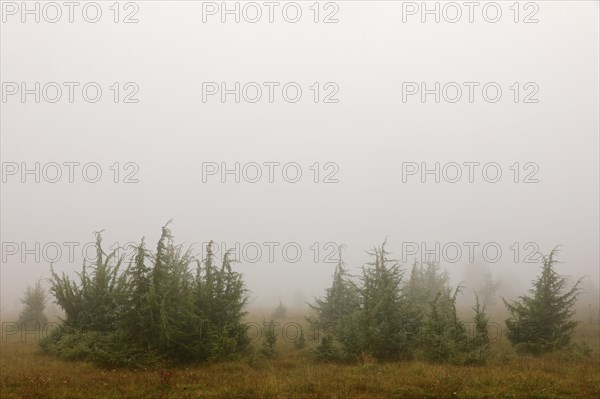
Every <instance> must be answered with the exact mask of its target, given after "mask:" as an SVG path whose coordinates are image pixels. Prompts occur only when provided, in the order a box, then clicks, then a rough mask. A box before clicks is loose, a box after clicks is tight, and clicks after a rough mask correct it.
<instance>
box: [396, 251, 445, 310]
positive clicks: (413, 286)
mask: <svg viewBox="0 0 600 399" xmlns="http://www.w3.org/2000/svg"><path fill="white" fill-rule="evenodd" d="M448 280H449V278H448V272H447V271H446V270H442V269H441V268H440V265H439V263H436V262H426V263H422V262H421V263H417V262H416V261H415V262H414V263H413V267H412V270H411V273H410V278H409V280H408V282H407V284H406V293H407V295H408V297H409V298H410V299H411V300H412V301H413V302H414V305H415V306H417V307H418V308H419V310H420V311H421V313H422V315H425V314H426V313H427V312H428V311H429V310H430V308H429V304H430V303H431V301H433V299H434V298H435V297H436V295H437V294H438V293H440V292H443V291H448V290H449V289H450V288H449V285H448Z"/></svg>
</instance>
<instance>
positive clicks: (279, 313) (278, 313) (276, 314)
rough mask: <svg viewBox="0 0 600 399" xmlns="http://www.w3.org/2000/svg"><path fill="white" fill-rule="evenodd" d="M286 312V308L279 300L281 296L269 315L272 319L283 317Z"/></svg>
mask: <svg viewBox="0 0 600 399" xmlns="http://www.w3.org/2000/svg"><path fill="white" fill-rule="evenodd" d="M286 314H287V308H286V307H285V305H284V304H283V303H282V302H281V298H280V299H279V305H277V307H276V308H275V310H273V314H272V315H271V318H272V319H283V318H284V317H285V316H286Z"/></svg>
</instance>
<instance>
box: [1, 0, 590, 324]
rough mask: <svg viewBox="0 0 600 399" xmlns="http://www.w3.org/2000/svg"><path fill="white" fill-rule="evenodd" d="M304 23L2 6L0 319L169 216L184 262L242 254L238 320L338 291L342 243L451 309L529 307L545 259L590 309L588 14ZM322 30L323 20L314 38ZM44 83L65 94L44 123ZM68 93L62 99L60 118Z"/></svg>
mask: <svg viewBox="0 0 600 399" xmlns="http://www.w3.org/2000/svg"><path fill="white" fill-rule="evenodd" d="M215 4H217V3H215ZM219 4H220V3H219ZM260 4H262V3H260ZM299 4H300V5H301V9H302V12H303V14H302V19H301V20H300V21H299V22H297V23H289V22H286V21H285V20H284V19H283V18H280V16H281V14H280V13H278V12H279V11H277V12H275V14H274V16H275V17H274V18H275V20H274V22H273V23H270V22H268V21H265V20H264V19H265V18H266V16H264V15H263V20H261V21H258V22H257V23H249V22H247V21H245V20H244V18H241V20H240V22H239V23H235V22H233V19H229V20H227V21H229V22H226V23H221V20H220V14H218V13H217V14H215V15H212V14H210V13H207V9H204V15H203V5H202V4H201V3H200V2H172V3H169V2H153V1H148V2H141V3H139V10H138V11H137V13H136V15H135V17H136V18H137V19H138V20H139V22H138V23H132V24H124V23H114V22H113V21H112V17H113V14H112V13H111V12H110V10H109V9H108V4H107V3H106V4H105V3H103V5H102V6H103V18H102V19H101V20H100V21H99V22H97V23H88V22H86V21H85V20H82V19H81V18H79V19H78V17H80V14H77V13H75V21H74V22H73V23H69V22H68V21H59V22H57V23H48V22H45V21H44V20H43V18H42V20H41V21H40V23H33V22H32V23H21V22H20V18H19V15H20V14H16V16H15V15H8V14H9V13H7V11H6V10H3V18H6V21H3V23H2V26H1V41H0V43H1V46H0V47H1V50H0V56H1V61H0V80H1V81H2V82H3V86H2V103H1V121H0V129H1V142H0V144H1V154H0V155H1V158H2V190H1V191H2V193H1V235H2V238H1V241H2V266H1V270H0V277H1V283H0V284H1V296H0V298H1V301H2V303H1V309H2V313H3V315H4V314H13V312H18V311H19V309H20V306H21V305H20V303H19V297H20V296H21V295H22V293H23V291H24V290H25V288H26V287H27V285H28V284H32V283H33V282H35V280H36V279H38V278H47V277H48V276H49V267H50V261H52V260H54V261H55V263H54V268H55V270H56V271H57V272H63V271H64V272H66V273H73V274H74V272H75V271H78V270H80V268H81V265H82V262H83V257H84V256H91V257H93V255H94V254H93V249H92V248H88V247H86V244H87V243H91V242H93V241H94V239H95V237H94V234H93V232H95V231H100V230H103V239H104V243H105V244H106V246H107V248H106V249H108V247H109V246H112V249H114V248H115V247H116V246H123V247H127V245H128V243H131V242H133V243H138V242H139V241H140V239H141V238H142V237H145V239H146V242H147V243H148V246H149V248H155V247H156V242H157V240H158V238H159V237H160V233H161V227H162V226H163V225H165V224H166V223H167V222H168V221H169V220H171V219H172V220H173V222H172V223H171V224H170V225H169V227H170V228H171V230H172V232H173V236H174V238H175V241H176V242H177V243H180V244H184V245H185V246H188V245H191V246H193V248H194V251H195V252H196V253H197V254H198V257H200V258H201V257H202V253H203V246H204V245H205V244H206V243H207V242H208V241H210V240H214V241H215V243H217V245H218V246H219V247H221V248H223V249H224V248H233V249H234V254H235V257H236V258H237V259H238V260H239V263H238V264H236V270H238V271H240V272H241V273H243V274H244V278H245V281H246V285H247V288H248V289H249V290H250V293H249V295H250V297H251V303H252V305H253V306H265V307H275V306H276V305H277V301H278V298H281V300H282V301H283V302H284V303H286V304H288V305H289V306H296V307H300V306H302V305H303V303H304V302H305V301H310V300H311V298H312V297H314V296H320V295H322V294H323V290H324V289H325V288H327V287H328V286H329V285H330V283H331V275H332V273H333V270H334V267H335V262H336V261H337V247H338V246H339V245H343V255H344V261H345V263H346V265H347V266H348V268H349V269H350V270H351V272H352V273H354V274H356V275H358V274H359V273H360V267H361V266H362V265H363V264H364V263H365V262H368V261H370V260H369V256H368V254H367V253H366V252H365V251H367V250H370V249H371V248H373V246H378V245H381V244H382V243H383V242H384V240H387V242H386V250H387V251H389V252H391V255H390V256H391V257H393V258H396V259H398V261H399V262H401V263H402V264H403V265H404V267H405V270H406V271H407V276H408V273H409V272H410V266H411V265H412V263H413V261H414V260H415V259H416V260H417V261H421V260H424V259H425V257H426V256H429V257H430V258H429V259H431V256H433V257H434V259H435V260H437V261H439V262H440V264H441V265H442V266H443V267H445V268H446V269H447V270H448V272H449V273H450V276H451V281H452V283H453V284H454V285H457V284H460V283H461V282H464V284H465V285H466V286H467V288H468V289H465V294H464V297H465V298H467V297H470V296H471V292H472V289H477V286H478V285H479V284H480V283H481V279H482V276H484V275H485V272H487V271H489V272H491V273H492V275H493V276H494V278H495V279H499V280H501V282H502V283H501V289H500V293H501V294H502V295H507V296H511V297H512V296H517V295H520V294H523V293H525V292H526V290H527V289H528V287H529V285H530V281H531V280H532V279H534V278H535V276H536V275H537V273H538V271H539V267H540V263H539V262H536V261H535V259H534V258H535V256H534V255H535V254H536V253H537V252H541V253H544V254H547V253H549V252H550V251H551V250H552V249H553V248H554V247H556V246H557V245H560V254H559V256H558V259H559V261H560V262H561V263H560V264H559V265H558V266H557V271H558V272H559V273H561V274H566V275H570V276H572V277H573V281H575V279H577V278H579V277H582V276H588V277H587V278H586V280H585V281H586V283H585V287H587V289H588V291H593V290H597V287H598V285H599V284H598V280H599V264H600V263H599V259H600V257H599V250H598V248H599V245H598V243H599V240H600V237H599V220H600V214H599V203H600V198H599V197H600V196H599V181H600V179H599V134H598V133H599V131H600V126H599V117H600V111H599V109H600V101H599V91H598V88H599V84H600V82H599V59H600V54H599V37H600V35H599V33H600V32H599V24H598V14H599V9H598V8H599V7H598V2H595V1H572V2H568V5H567V2H562V1H552V2H549V1H547V2H540V3H539V11H537V12H536V15H535V17H536V18H537V19H538V20H539V22H538V23H521V22H519V23H515V22H514V21H513V16H514V15H513V13H512V11H511V10H510V9H509V8H508V7H509V4H508V3H506V2H500V4H501V7H502V12H503V14H502V18H501V19H500V20H499V21H498V22H497V23H489V22H487V21H485V19H483V18H482V14H481V10H478V11H476V12H475V13H474V22H473V23H470V22H468V20H466V18H467V16H466V14H465V15H463V17H462V20H461V21H459V22H457V23H449V22H447V21H445V20H444V18H442V19H441V20H440V22H439V23H435V22H434V20H433V18H432V17H431V16H430V17H429V18H430V19H428V20H426V22H425V23H422V22H421V19H420V14H415V15H411V14H410V13H408V14H407V11H408V10H407V9H403V5H402V3H401V2H383V1H382V2H360V1H347V2H340V3H339V10H334V9H333V8H332V9H325V8H322V9H321V13H320V15H319V18H320V22H319V23H315V22H313V17H314V13H313V12H312V11H311V10H310V9H309V7H310V4H312V3H305V2H299ZM415 4H417V3H415ZM461 4H462V3H461ZM217 5H218V4H217ZM210 10H212V9H210ZM278 10H279V9H278ZM63 11H64V10H63ZM126 11H127V12H126ZM129 11H130V10H122V12H123V13H122V15H121V16H120V18H123V16H124V15H126V14H128V13H129ZM334 11H335V13H334V14H335V15H334V14H331V15H334V17H335V18H337V19H338V20H339V22H338V23H321V22H322V19H323V18H325V16H327V15H330V13H333V12H334ZM263 12H266V9H263ZM403 12H404V14H403ZM466 12H467V10H466V8H464V9H463V13H466ZM490 12H491V11H490ZM530 12H531V10H525V9H522V10H521V14H520V16H519V18H520V19H523V18H524V16H525V15H528V14H529V13H530ZM490 15H491V14H490ZM203 16H204V17H205V18H206V22H203ZM334 17H332V18H334ZM403 17H406V22H403ZM30 18H31V17H30ZM63 18H64V17H63ZM229 18H233V17H229ZM22 82H25V83H26V86H25V88H26V89H31V90H33V92H35V82H40V89H39V92H40V97H41V99H40V101H39V102H36V101H35V95H36V94H28V95H25V97H24V100H25V101H23V97H22V93H21V91H22V90H23V86H22V85H21V83H22ZM48 82H57V84H58V86H61V87H62V90H63V95H62V97H61V99H60V100H58V101H57V102H55V103H52V102H50V101H47V99H53V98H55V97H54V91H53V90H55V89H56V87H55V86H52V85H51V86H48V87H47V89H48V90H47V91H46V92H45V93H43V87H44V85H45V84H47V83H48ZM65 82H76V83H77V84H78V86H73V87H74V89H73V93H74V100H73V102H70V101H69V100H68V85H65V84H64V83H65ZM89 82H96V83H97V85H99V86H100V87H101V88H102V98H101V99H99V101H97V102H95V103H93V102H88V101H86V100H85V99H83V96H82V94H81V93H82V91H81V88H82V87H83V86H84V85H85V84H86V83H89ZM115 82H117V83H118V85H117V86H116V87H117V88H118V90H117V89H115V86H113V85H114V83H115ZM222 82H225V83H226V86H225V89H227V90H231V92H230V94H226V95H225V97H224V100H225V101H224V102H223V101H222V97H221V95H222V93H221V91H222V89H223V87H222V86H221V83H222ZM235 82H240V89H239V91H238V95H239V96H240V97H241V98H240V101H239V102H236V101H235V96H236V93H235ZM249 82H257V83H256V84H253V85H250V86H245V85H246V84H248V83H249ZM264 82H272V84H271V86H269V85H265V84H264ZM273 82H274V83H273ZM290 82H294V84H293V85H290V87H291V88H289V91H287V92H286V93H282V88H283V87H284V86H285V85H286V84H287V83H290ZM315 82H318V87H317V88H316V86H314V84H315ZM422 82H425V83H426V85H425V86H424V87H425V89H427V90H431V93H433V94H426V95H425V97H424V100H425V101H423V97H422V96H421V95H422V92H421V91H422V89H423V86H421V83H422ZM436 82H439V83H440V89H439V90H438V95H439V97H440V101H439V102H436V101H435V96H436V94H435V93H434V92H435V87H436V85H435V83H436ZM450 82H454V83H453V84H451V85H449V86H446V85H447V84H448V83H450ZM465 82H467V84H466V85H465ZM469 82H471V83H469ZM490 82H494V85H491V88H490V91H489V92H487V94H482V88H483V87H484V86H485V85H486V84H487V83H490ZM515 82H516V83H517V86H513V85H514V84H515ZM13 83H14V84H13ZM128 83H129V86H128V85H127V84H128ZM469 84H471V86H469ZM256 86H259V87H260V88H261V90H262V97H261V98H260V99H259V100H257V101H256V102H252V101H253V100H254V99H255V98H256V96H255V94H256V93H257V91H256V90H257V89H256ZM457 86H458V87H460V88H461V90H462V97H461V98H460V100H457V101H456V102H452V101H448V100H453V99H455V98H456V96H455V94H456V87H457ZM94 87H96V86H94ZM94 87H93V88H92V89H90V90H91V91H90V92H89V93H92V92H93V90H94ZM111 87H112V89H111ZM244 87H246V88H247V91H245V92H244V91H243V90H244V89H243V88H244ZM269 87H272V88H273V96H274V98H273V101H272V102H271V101H270V100H269V98H268V97H269V96H268V94H269ZM297 87H301V90H302V95H301V98H300V99H299V100H298V101H297V102H292V101H287V100H286V98H285V96H286V95H289V96H292V97H293V96H295V94H294V93H295V92H294V90H295V89H296V88H297ZM311 87H312V89H311ZM444 87H446V88H447V91H446V92H444V91H443V88H444ZM469 87H472V88H473V97H474V98H473V101H472V102H471V101H469V99H468V94H469ZM497 87H500V88H501V90H502V94H501V98H498V101H496V102H492V101H488V100H489V97H488V98H487V100H486V98H484V97H485V95H489V96H492V97H493V96H495V94H493V93H494V90H495V89H496V88H497ZM511 87H512V89H511ZM15 90H18V92H16V94H13V93H14V91H15ZM211 90H213V91H214V90H218V92H217V93H216V94H214V95H213V94H210V93H211ZM411 90H413V91H414V90H418V92H416V94H411V93H412V92H411ZM117 91H118V93H119V98H118V100H117V102H115V97H114V96H115V93H116V92H117ZM89 93H88V94H89ZM231 93H233V94H231ZM316 94H318V95H319V97H318V99H317V102H315V99H316V98H315V95H316ZM517 94H518V99H517V98H516V97H515V96H516V95H517ZM90 95H92V94H90ZM515 99H516V100H517V101H516V102H515ZM127 100H138V101H137V102H126V101H127ZM249 100H251V101H249ZM288 100H289V98H288ZM534 100H537V102H535V101H534ZM70 162H75V163H78V164H69V163H70ZM36 163H39V166H38V169H37V170H36V169H35V168H36V166H35V165H36ZM65 163H67V164H65ZM115 163H118V164H115ZM236 163H238V164H239V167H238V169H236ZM436 163H439V167H438V169H437V172H436V171H435V168H436V166H435V165H436ZM516 163H517V164H516ZM90 164H91V166H86V165H90ZM56 165H58V166H59V169H58V170H59V171H60V173H61V177H60V178H59V179H58V178H57V179H55V176H56V170H57V168H56ZM69 165H71V166H72V168H73V169H69ZM457 165H458V167H459V168H458V169H457ZM469 165H470V166H469ZM486 165H488V166H486ZM84 166H85V168H84ZM257 166H258V167H259V168H257ZM86 168H87V169H86ZM471 168H472V169H471ZM486 168H487V169H486ZM25 169H28V170H33V172H30V173H23V170H25ZM424 169H427V170H434V172H432V173H425V174H423V173H422V172H423V170H424ZM98 170H100V172H101V173H102V175H101V176H100V177H98V178H97V174H96V172H97V171H98ZM224 170H226V171H229V172H227V173H223V171H224ZM457 170H458V171H459V172H460V173H461V175H460V176H461V177H460V178H455V177H456V176H457ZM484 170H485V172H484ZM498 170H500V171H501V175H500V176H498V175H497V173H496V172H497V171H498ZM69 171H72V172H73V174H72V176H71V177H72V180H73V181H72V182H70V181H69V178H70V176H69ZM117 171H118V174H117ZM470 171H471V172H472V176H469V172H470ZM517 171H518V174H517ZM317 172H318V173H317ZM298 173H301V175H298ZM436 174H437V176H436ZM470 177H472V182H470V181H469V179H470ZM436 178H439V182H436V181H435V180H436ZM36 179H37V180H38V181H36ZM236 179H237V180H239V181H236ZM54 180H57V181H56V182H52V181H54ZM94 180H98V181H97V182H92V181H94ZM115 180H116V181H117V182H115ZM423 180H424V182H423ZM454 180H456V181H455V182H452V181H454ZM515 180H517V182H515ZM492 181H495V182H492ZM222 243H223V244H222ZM236 246H237V249H236ZM57 248H59V249H60V251H62V252H61V253H60V256H59V255H57V254H58V252H56V250H57ZM70 248H71V249H72V253H70ZM84 248H87V249H89V251H88V252H85V251H84ZM484 248H485V250H484ZM498 251H501V252H498ZM71 254H72V256H71ZM125 254H127V251H125ZM589 298H592V299H589ZM589 298H587V299H585V300H586V301H590V300H593V298H597V297H594V296H593V295H592V296H590V297H589ZM596 301H597V299H596ZM595 306H597V302H596V305H595Z"/></svg>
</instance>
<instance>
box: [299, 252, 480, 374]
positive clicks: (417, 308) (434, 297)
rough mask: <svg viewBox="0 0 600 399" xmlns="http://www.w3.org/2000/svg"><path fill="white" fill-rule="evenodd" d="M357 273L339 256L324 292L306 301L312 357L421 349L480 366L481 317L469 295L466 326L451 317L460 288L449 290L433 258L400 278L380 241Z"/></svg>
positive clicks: (386, 355)
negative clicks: (314, 337)
mask: <svg viewBox="0 0 600 399" xmlns="http://www.w3.org/2000/svg"><path fill="white" fill-rule="evenodd" d="M369 254H370V256H371V258H372V259H373V261H372V262H370V263H367V264H366V265H365V266H364V267H363V269H362V275H361V276H360V277H358V278H356V277H354V276H351V275H350V274H349V273H348V271H347V269H346V268H345V266H344V262H343V260H342V257H341V253H340V260H339V262H338V264H337V266H336V269H335V272H334V275H333V283H332V285H331V287H330V288H328V289H327V290H326V294H325V297H324V298H322V299H317V300H316V303H315V304H314V305H312V308H313V310H314V311H315V315H314V316H312V317H310V318H309V322H310V323H311V325H312V327H313V328H318V329H319V330H321V331H323V336H322V338H321V342H320V343H319V345H318V346H317V348H316V353H317V356H318V357H320V358H322V359H327V360H342V361H353V360H356V359H358V358H360V357H362V356H364V355H369V356H373V357H375V358H378V359H386V360H392V359H411V358H413V357H414V355H415V352H416V351H418V350H421V351H422V352H423V355H424V356H425V358H426V359H428V360H430V361H434V362H451V363H456V364H480V363H483V362H484V361H485V358H486V356H487V353H488V350H489V344H490V341H489V337H488V318H487V316H486V314H485V311H484V307H483V306H482V305H481V304H480V302H479V296H478V295H477V294H476V306H475V307H474V308H473V310H474V312H475V313H474V316H473V318H474V325H473V326H474V331H472V332H471V333H470V334H469V332H468V330H467V327H466V325H465V323H463V322H462V321H461V320H460V319H459V318H458V316H457V312H456V298H457V295H458V294H459V293H460V292H461V287H460V286H459V287H457V288H455V289H454V290H453V289H451V288H450V285H449V281H448V274H447V273H446V272H445V271H443V270H441V269H440V267H439V265H438V264H437V263H433V262H427V263H416V262H415V264H414V265H413V267H412V270H411V273H410V276H409V277H408V278H405V276H404V272H403V270H402V269H401V267H400V265H399V264H398V262H396V261H395V260H393V259H390V258H389V253H388V252H387V251H386V250H385V243H384V245H382V246H381V247H379V248H375V249H373V251H371V252H369Z"/></svg>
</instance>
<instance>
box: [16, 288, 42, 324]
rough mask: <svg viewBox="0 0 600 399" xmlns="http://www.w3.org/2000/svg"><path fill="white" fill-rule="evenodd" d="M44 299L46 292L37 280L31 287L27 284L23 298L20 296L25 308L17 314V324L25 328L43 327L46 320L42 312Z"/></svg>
mask: <svg viewBox="0 0 600 399" xmlns="http://www.w3.org/2000/svg"><path fill="white" fill-rule="evenodd" d="M46 301H47V298H46V292H45V291H44V289H43V288H42V284H41V282H40V281H39V280H38V281H36V283H35V285H34V286H33V287H32V286H28V287H27V289H26V290H25V294H24V295H23V298H21V302H22V303H23V305H25V308H24V309H23V311H22V312H21V314H20V315H19V326H20V327H21V328H25V329H26V330H34V329H40V330H41V329H43V328H44V326H45V325H46V323H47V322H48V319H47V318H46V315H45V314H44V309H45V308H46Z"/></svg>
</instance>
